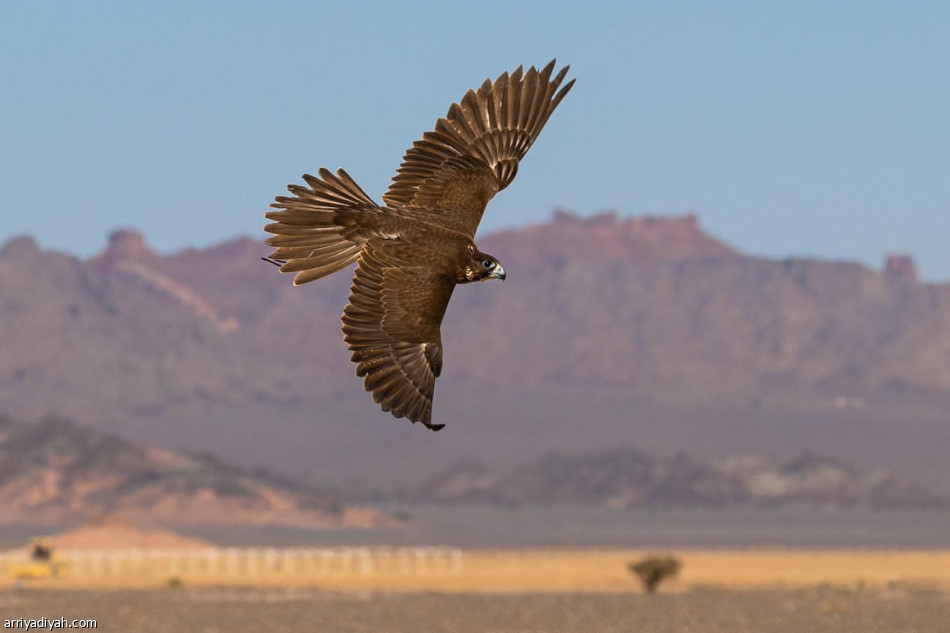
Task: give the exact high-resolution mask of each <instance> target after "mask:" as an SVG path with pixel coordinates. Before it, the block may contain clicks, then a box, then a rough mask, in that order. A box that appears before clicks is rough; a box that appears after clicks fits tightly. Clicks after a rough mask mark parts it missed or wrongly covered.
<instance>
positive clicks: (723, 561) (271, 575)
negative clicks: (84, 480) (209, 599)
mask: <svg viewBox="0 0 950 633" xmlns="http://www.w3.org/2000/svg"><path fill="white" fill-rule="evenodd" d="M209 553H213V552H208V551H206V550H198V551H190V550H182V551H179V552H170V553H167V554H169V555H165V554H162V555H160V556H151V555H150V556H138V557H135V558H130V557H128V556H125V557H124V558H115V557H112V556H99V555H98V554H95V553H93V554H95V556H99V557H98V558H96V557H95V556H94V557H93V558H85V559H82V560H79V559H72V558H64V559H63V560H64V561H65V562H64V563H63V564H64V568H63V570H62V571H61V572H60V575H59V577H58V578H48V577H47V578H39V579H24V580H22V581H21V582H23V583H26V586H28V587H30V588H32V589H37V590H39V589H50V590H61V589H100V590H115V589H122V588H139V589H152V588H156V587H164V586H166V585H167V584H168V582H169V581H170V580H172V579H176V581H180V582H182V583H183V584H184V586H185V587H188V588H197V587H223V586H230V587H247V586H254V587H271V588H294V587H296V588H315V587H318V588H320V589H323V590H329V591H402V592H440V593H453V594H468V593H549V592H558V593H570V592H584V593H630V592H633V591H636V590H637V584H636V581H635V579H634V578H633V576H632V575H631V574H630V572H629V571H628V570H627V565H628V564H629V563H630V562H631V561H635V560H638V559H640V558H642V557H644V556H646V555H649V554H651V553H655V552H651V551H646V550H630V549H612V550H611V549H595V550H577V549H574V550H571V549H499V550H451V549H448V550H442V551H439V550H436V551H434V552H429V553H427V554H425V556H424V557H417V555H416V550H412V549H409V550H401V551H396V550H374V549H370V548H367V549H365V550H359V549H347V550H337V551H332V550H316V551H314V552H310V553H309V554H307V553H306V552H305V551H304V552H302V551H300V550H288V551H286V552H285V553H282V552H281V551H280V550H266V549H260V550H243V551H239V552H238V557H237V558H235V559H233V561H232V559H231V553H230V552H224V553H221V554H219V555H218V557H217V558H214V559H211V558H208V554H209ZM660 553H663V552H660ZM671 553H673V554H674V555H676V556H677V557H678V558H679V559H680V560H681V561H682V564H683V569H682V572H681V574H680V576H679V578H677V579H675V580H673V581H671V582H669V583H668V584H667V585H666V589H667V590H668V591H670V592H673V593H682V592H688V591H693V590H696V589H699V588H703V587H719V588H723V589H730V590H731V589H768V588H775V587H785V588H807V587H814V586H819V585H824V584H827V585H830V586H835V587H840V588H852V589H853V588H858V587H868V588H881V587H888V586H892V585H895V584H904V585H908V586H911V585H912V586H916V587H922V588H924V587H926V588H931V589H935V590H936V589H940V590H947V591H950V552H947V551H937V550H932V551H928V550H917V551H881V550H877V551H874V550H866V551H843V550H673V551H671ZM324 554H327V555H328V556H327V557H324ZM15 564H16V563H15V562H14V561H12V560H10V561H7V564H6V565H4V566H0V577H2V578H3V581H2V583H3V584H2V585H0V586H3V587H6V588H10V587H13V586H14V578H13V572H12V570H13V567H12V566H13V565H15ZM8 567H9V569H8Z"/></svg>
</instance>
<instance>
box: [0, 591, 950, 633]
mask: <svg viewBox="0 0 950 633" xmlns="http://www.w3.org/2000/svg"><path fill="white" fill-rule="evenodd" d="M0 614H2V617H3V618H4V619H9V618H40V617H43V616H46V617H48V618H60V617H66V618H84V619H85V618H93V619H96V620H97V623H98V627H97V629H96V630H98V631H117V632H118V631H121V632H123V633H159V632H171V631H176V632H178V631H195V632H198V633H218V632H229V633H259V632H262V631H268V632H273V633H282V632H291V631H293V632H295V633H296V632H298V631H308V632H309V631H315V632H321V633H322V632H328V633H357V632H360V633H363V632H366V633H410V632H411V633H417V632H419V631H425V632H427V633H441V632H445V633H449V632H451V633H476V632H477V633H535V632H537V633H541V632H544V633H561V632H563V633H599V632H605V633H607V632H610V633H613V632H617V633H620V632H623V633H630V632H631V631H650V632H651V633H666V632H669V633H685V632H689V633H761V632H764V631H769V632H771V633H851V632H854V633H941V632H946V631H950V594H948V593H945V592H939V591H932V590H924V589H913V588H910V587H903V586H893V587H886V588H873V589H841V588H832V587H818V588H811V589H789V590H749V591H727V590H703V589H700V590H696V591H691V592H687V593H682V594H659V595H654V596H644V595H639V594H613V595H604V594H516V595H492V596H487V595H468V594H456V595H447V594H392V593H390V594H387V593H373V592H363V593H337V592H324V591H318V590H315V589H165V590H153V591H144V592H79V591H74V592H65V591H30V590H23V591H4V592H0Z"/></svg>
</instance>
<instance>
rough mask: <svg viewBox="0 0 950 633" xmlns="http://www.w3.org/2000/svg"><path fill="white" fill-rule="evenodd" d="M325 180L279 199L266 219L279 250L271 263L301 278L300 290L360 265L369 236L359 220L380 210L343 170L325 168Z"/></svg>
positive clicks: (311, 179)
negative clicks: (274, 261)
mask: <svg viewBox="0 0 950 633" xmlns="http://www.w3.org/2000/svg"><path fill="white" fill-rule="evenodd" d="M318 174H319V177H317V176H311V175H310V174H306V175H304V177H303V179H304V181H306V183H307V185H309V186H306V187H305V186H303V185H290V186H289V187H288V188H287V189H288V190H289V191H290V193H292V194H293V196H292V197H290V196H279V197H277V198H276V200H275V202H274V203H273V204H271V205H270V206H271V207H273V208H275V209H278V211H269V212H268V213H266V214H264V217H266V218H267V219H268V220H274V222H273V223H272V224H268V225H267V226H265V227H264V230H265V231H267V232H268V233H272V234H273V235H272V237H270V238H269V239H268V240H267V243H268V244H269V245H270V246H273V247H274V252H273V253H271V256H270V259H272V260H278V261H282V264H281V267H280V271H281V272H285V273H287V272H295V273H297V275H296V277H294V285H298V286H299V285H300V284H305V283H307V282H310V281H314V280H316V279H320V278H322V277H326V276H327V275H331V274H333V273H335V272H337V271H339V270H342V269H344V268H346V267H347V266H349V265H350V264H352V263H353V262H355V261H356V260H357V259H358V258H359V256H360V252H361V251H362V250H363V244H364V243H365V242H366V239H367V236H366V235H364V234H363V233H362V232H361V231H360V222H359V221H358V217H356V218H355V217H354V216H360V215H361V214H364V213H378V212H379V211H380V209H379V206H378V205H377V204H376V203H375V202H373V200H372V199H371V198H370V197H369V196H368V195H367V194H366V192H365V191H363V190H362V189H361V188H360V187H359V185H357V184H356V182H354V181H353V179H352V178H350V176H349V174H347V173H346V172H345V171H343V170H342V169H339V170H337V173H336V174H333V173H332V172H330V171H329V170H327V169H324V168H321V169H320V171H319V172H318Z"/></svg>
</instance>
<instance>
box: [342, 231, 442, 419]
mask: <svg viewBox="0 0 950 633" xmlns="http://www.w3.org/2000/svg"><path fill="white" fill-rule="evenodd" d="M423 257H425V258H426V259H425V260H423V259H422V258H423ZM422 261H425V263H420V262H422ZM438 261H439V260H438V256H437V255H435V254H434V253H430V252H428V251H421V252H420V251H419V250H418V249H417V248H414V247H408V246H401V245H398V244H394V243H392V242H389V243H387V242H386V241H385V240H381V239H372V240H370V241H369V242H367V244H366V246H365V247H364V249H363V253H362V255H360V259H359V265H358V266H357V267H356V275H355V277H354V280H353V286H352V288H351V289H350V301H349V304H347V306H346V309H345V310H344V311H343V339H344V340H345V341H346V342H347V344H349V348H350V350H351V351H352V352H353V356H352V360H353V362H355V363H357V368H356V375H357V376H361V377H363V378H364V386H365V387H366V390H367V391H372V392H373V399H374V400H375V401H376V402H378V403H379V404H380V406H381V407H382V409H383V411H390V412H391V413H392V414H393V415H394V416H396V417H397V418H401V417H407V418H409V419H410V420H412V421H413V422H422V423H423V424H425V425H426V426H427V427H429V428H431V429H433V430H435V431H438V430H439V429H441V428H442V427H443V426H444V425H442V424H438V425H434V424H432V395H433V392H434V389H435V379H436V377H437V376H438V375H439V374H440V373H441V371H442V334H441V330H440V326H441V324H442V317H443V316H444V315H445V309H446V307H447V306H448V305H449V299H450V298H451V297H452V290H454V288H455V281H454V280H453V279H452V278H451V277H449V276H447V275H442V274H440V272H439V271H438V270H437V269H435V268H434V266H433V264H437V263H438Z"/></svg>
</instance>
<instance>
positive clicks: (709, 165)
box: [0, 0, 950, 280]
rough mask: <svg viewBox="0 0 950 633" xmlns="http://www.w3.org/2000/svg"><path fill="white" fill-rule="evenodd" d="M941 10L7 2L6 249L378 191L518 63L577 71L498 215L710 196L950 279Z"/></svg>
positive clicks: (944, 8) (175, 232)
mask: <svg viewBox="0 0 950 633" xmlns="http://www.w3.org/2000/svg"><path fill="white" fill-rule="evenodd" d="M948 32H950V3H947V2H924V1H918V2H904V3H900V2H876V1H874V0H865V1H861V2H845V1H838V2H834V1H831V0H826V1H823V2H810V1H807V0H805V1H796V2H767V1H756V2H751V1H750V2H737V1H728V0H723V1H720V2H677V1H657V2H638V1H635V0H628V1H627V2H617V3H595V2H583V3H582V2H576V3H570V4H567V3H556V2H538V1H524V2H511V1H508V2H494V1H484V0H482V1H480V2H478V3H471V2H470V3H438V2H398V3H396V2H393V3H382V2H380V3H359V2H349V3H342V2H336V3H326V4H324V3H314V2H258V3H247V2H173V1H165V2H151V3H146V2H127V1H115V2H114V1H98V2H95V3H80V2H67V1H62V2H42V1H35V0H34V1H29V2H28V1H25V0H24V1H20V2H16V1H13V0H11V1H8V2H3V3H0V77H2V83H3V87H2V89H0V146H2V148H3V149H2V152H0V213H2V217H3V222H2V225H0V242H2V241H6V239H8V238H9V237H11V236H13V235H17V234H21V233H31V234H33V235H35V236H36V237H37V238H38V239H39V241H40V243H41V244H42V245H43V246H46V247H53V248H58V249H63V250H67V251H70V252H73V253H77V254H81V255H89V254H91V253H94V252H96V251H98V250H99V249H101V248H102V247H103V246H104V244H105V240H106V235H107V234H108V233H109V232H110V231H111V230H112V229H114V228H116V227H120V226H121V227H132V228H137V229H139V230H142V231H144V232H145V233H146V234H147V236H148V240H149V242H150V243H151V244H152V246H153V247H155V248H156V249H158V250H160V251H171V250H175V249H178V248H181V247H185V246H203V245H208V244H212V243H215V242H218V241H220V240H222V239H226V238H230V237H234V236H237V235H244V234H249V235H258V236H261V237H262V238H263V234H262V233H261V232H260V227H261V225H262V224H263V220H262V217H261V214H262V213H263V212H264V210H265V208H266V206H267V204H268V203H269V202H270V201H271V199H272V198H273V196H275V195H278V194H280V193H282V192H283V190H284V186H285V185H286V184H287V183H289V182H297V181H298V180H299V176H300V174H302V173H304V172H313V171H315V170H316V169H317V168H318V167H320V166H327V167H331V168H335V167H338V166H343V167H345V168H346V169H347V171H349V173H350V174H351V175H352V176H353V177H354V178H356V180H357V181H358V182H360V183H361V184H362V185H363V187H364V188H365V189H366V190H367V191H368V192H369V193H370V194H371V195H373V196H374V197H375V198H377V199H379V196H380V195H381V194H382V192H383V191H384V190H385V188H386V186H387V183H388V180H389V178H390V177H391V176H392V174H393V172H394V170H395V168H396V167H397V165H398V162H399V160H400V158H401V156H402V153H403V152H404V151H405V149H406V148H407V147H408V146H409V145H410V144H411V143H412V141H413V140H415V139H416V138H418V137H419V136H420V135H421V133H422V132H423V131H425V130H426V129H429V128H430V127H431V125H432V124H433V123H434V121H435V119H436V118H437V117H439V116H442V115H443V114H444V113H445V111H446V110H447V108H448V105H449V103H451V102H452V101H455V100H457V99H459V98H461V96H462V95H463V94H464V92H465V90H466V89H467V88H469V87H471V86H474V85H477V84H478V83H480V82H481V81H482V80H483V79H484V78H485V77H487V76H492V77H494V76H496V75H498V74H499V73H500V72H501V71H503V70H506V69H509V70H510V69H513V68H514V67H516V66H517V65H518V64H521V63H524V64H526V65H530V64H536V65H538V64H544V63H546V62H547V61H549V60H550V59H551V58H553V57H557V58H558V60H559V62H565V63H570V64H571V66H572V69H573V70H572V75H573V76H574V77H576V78H577V80H578V81H577V85H576V86H575V88H574V90H573V91H572V93H571V94H570V95H569V96H568V98H567V99H566V100H565V101H564V102H563V103H562V105H561V107H560V108H559V110H558V111H557V113H556V114H555V115H554V116H553V117H552V118H551V120H550V121H549V122H548V125H547V127H546V128H545V130H544V133H543V134H542V135H541V138H540V140H539V141H538V142H537V144H535V146H534V148H533V149H532V150H531V152H530V153H529V154H528V156H527V158H526V160H525V161H524V163H523V164H522V169H521V171H520V173H519V176H518V178H517V179H516V180H515V182H514V183H513V185H512V186H511V187H510V188H509V189H508V190H506V191H504V192H502V193H501V194H500V195H499V196H498V197H497V198H496V199H495V200H494V201H493V202H492V204H491V206H490V207H489V212H488V213H487V214H486V216H485V220H484V222H483V224H482V232H483V233H484V232H485V231H487V230H491V229H496V228H501V227H508V226H518V225H523V224H527V223H530V222H537V221H542V220H545V219H546V218H548V217H549V216H550V213H551V211H552V209H554V208H555V207H561V208H568V209H571V210H574V211H576V212H578V213H580V214H583V215H587V214H591V213H595V212H598V211H603V210H614V209H615V210H619V211H620V212H621V213H623V214H628V215H639V214H644V213H651V214H675V213H682V212H685V211H696V212H697V213H698V214H699V215H700V218H701V220H702V222H703V224H704V225H705V226H706V228H707V229H708V230H710V231H711V232H713V233H714V234H716V235H717V236H719V237H721V238H722V239H724V240H726V241H728V242H730V243H732V244H734V245H736V246H738V247H740V248H741V249H743V250H746V251H748V252H752V253H755V254H761V255H768V256H779V257H785V256H791V255H799V256H800V255H805V256H817V257H824V258H836V259H837V258H842V259H859V260H861V261H864V262H866V263H868V264H869V265H872V266H875V267H879V266H880V264H881V261H882V259H883V257H884V255H885V253H887V252H890V251H900V252H911V253H913V254H914V255H915V256H916V257H917V259H918V262H919V264H920V267H921V269H922V272H923V274H924V276H925V277H926V278H928V279H934V280H950V248H947V238H948V232H947V230H946V227H947V225H948V222H947V216H948V212H950V176H948V174H950V122H948V116H950V114H948V113H950V81H948V78H950V38H948V37H947V33H948Z"/></svg>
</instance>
